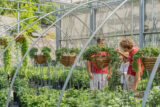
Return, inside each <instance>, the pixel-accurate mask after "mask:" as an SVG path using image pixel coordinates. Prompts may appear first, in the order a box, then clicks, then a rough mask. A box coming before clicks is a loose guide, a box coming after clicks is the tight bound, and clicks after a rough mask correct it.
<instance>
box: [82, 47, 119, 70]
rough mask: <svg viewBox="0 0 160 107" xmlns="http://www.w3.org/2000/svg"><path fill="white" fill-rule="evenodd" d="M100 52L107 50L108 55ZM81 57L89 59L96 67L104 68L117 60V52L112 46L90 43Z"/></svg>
mask: <svg viewBox="0 0 160 107" xmlns="http://www.w3.org/2000/svg"><path fill="white" fill-rule="evenodd" d="M101 52H107V53H108V54H109V55H101ZM93 54H96V55H93ZM83 59H84V60H90V61H91V62H92V63H93V64H94V65H95V66H96V67H97V68H104V67H106V66H108V65H109V64H110V63H111V64H113V63H114V62H115V61H117V60H118V54H117V52H116V51H115V49H114V48H110V47H106V46H98V45H92V46H89V48H88V49H86V50H85V52H84V53H83Z"/></svg>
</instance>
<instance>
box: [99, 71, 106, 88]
mask: <svg viewBox="0 0 160 107" xmlns="http://www.w3.org/2000/svg"><path fill="white" fill-rule="evenodd" d="M106 86H108V81H107V74H100V89H103V88H105V87H106Z"/></svg>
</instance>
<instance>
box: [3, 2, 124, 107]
mask: <svg viewBox="0 0 160 107" xmlns="http://www.w3.org/2000/svg"><path fill="white" fill-rule="evenodd" d="M126 1H127V0H126ZM92 2H98V1H97V0H93V1H88V2H86V3H83V4H80V5H78V6H76V7H74V8H73V9H71V10H70V11H68V12H67V13H66V14H64V15H63V16H62V17H60V18H59V19H58V20H56V22H54V23H53V24H52V25H51V26H49V27H48V29H47V30H46V31H44V32H43V33H42V34H41V36H43V35H44V34H45V33H46V32H47V31H48V30H49V29H50V28H51V27H52V26H53V25H54V24H55V23H57V22H58V21H60V20H61V19H62V18H64V17H65V16H66V15H68V14H70V13H71V12H73V11H74V10H75V9H77V8H79V7H81V6H83V5H86V4H89V3H92ZM53 12H56V11H52V12H50V13H48V14H45V15H44V16H42V17H41V18H39V19H37V20H36V21H34V22H33V23H32V24H30V26H28V27H27V28H26V29H24V30H23V31H22V32H20V33H19V34H18V35H17V36H16V38H18V37H19V36H20V34H22V33H23V32H24V31H26V30H27V29H28V28H29V27H31V26H32V25H33V24H35V23H36V22H38V21H39V20H41V19H42V18H44V17H46V16H47V15H49V14H52V13H53ZM41 36H39V37H38V39H37V40H35V41H34V43H33V44H32V45H31V47H30V48H29V49H28V51H27V52H26V54H25V55H24V56H23V58H22V60H21V61H20V63H19V64H18V65H17V69H16V72H15V74H14V76H13V80H12V82H11V85H10V88H9V92H8V97H7V103H6V107H8V104H9V99H10V93H11V89H12V87H13V83H14V81H15V77H16V75H17V73H18V70H19V68H20V66H21V64H22V62H23V60H24V58H25V57H26V55H27V54H28V52H29V51H30V50H31V48H32V47H33V46H34V45H35V44H36V42H37V41H38V40H39V39H40V37H41ZM16 38H14V39H13V40H12V41H11V42H10V44H9V45H8V46H7V47H6V48H5V49H7V48H8V47H9V46H10V45H11V44H12V43H13V41H14V40H15V39H16Z"/></svg>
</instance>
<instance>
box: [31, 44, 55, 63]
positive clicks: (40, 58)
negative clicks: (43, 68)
mask: <svg viewBox="0 0 160 107" xmlns="http://www.w3.org/2000/svg"><path fill="white" fill-rule="evenodd" d="M37 52H38V49H37V48H35V47H34V48H32V49H31V51H30V53H29V56H30V57H31V58H32V59H33V58H34V61H35V62H36V63H38V64H44V63H46V62H47V61H48V62H50V61H52V58H51V56H50V52H51V49H50V48H48V47H46V46H45V47H43V48H42V50H41V52H42V54H39V55H37V54H36V53H37Z"/></svg>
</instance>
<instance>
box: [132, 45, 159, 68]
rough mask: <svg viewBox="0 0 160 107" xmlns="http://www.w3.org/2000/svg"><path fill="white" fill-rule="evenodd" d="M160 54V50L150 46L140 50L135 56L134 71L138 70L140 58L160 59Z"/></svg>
mask: <svg viewBox="0 0 160 107" xmlns="http://www.w3.org/2000/svg"><path fill="white" fill-rule="evenodd" d="M159 54H160V49H159V48H156V47H152V46H149V47H145V48H143V49H139V50H138V52H137V53H135V54H134V55H133V62H132V67H133V70H134V71H137V70H138V66H137V60H138V59H139V58H140V59H141V60H142V55H143V56H148V57H158V55H159Z"/></svg>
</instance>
